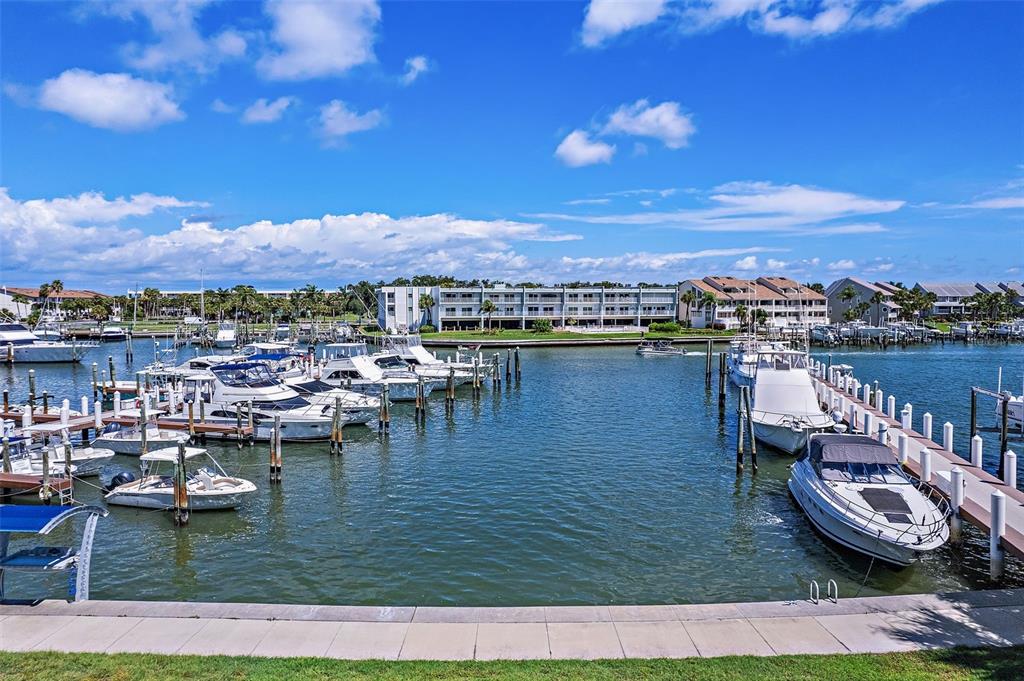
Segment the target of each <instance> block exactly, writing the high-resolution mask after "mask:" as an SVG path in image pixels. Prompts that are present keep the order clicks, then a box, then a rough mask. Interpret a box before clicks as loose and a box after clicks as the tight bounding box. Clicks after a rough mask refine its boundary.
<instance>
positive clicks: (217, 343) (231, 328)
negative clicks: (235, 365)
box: [213, 322, 236, 349]
mask: <svg viewBox="0 0 1024 681" xmlns="http://www.w3.org/2000/svg"><path fill="white" fill-rule="evenodd" d="M235 334H236V329H235V323H234V322H221V323H220V324H218V325H217V335H216V336H214V337H213V347H215V348H221V349H224V348H233V347H235V337H236V336H235Z"/></svg>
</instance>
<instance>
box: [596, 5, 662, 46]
mask: <svg viewBox="0 0 1024 681" xmlns="http://www.w3.org/2000/svg"><path fill="white" fill-rule="evenodd" d="M665 6H666V2H665V0H591V2H590V4H589V5H588V6H587V11H586V14H585V15H584V17H583V34H582V36H581V38H582V40H583V44H584V45H586V46H587V47H597V46H599V45H601V44H603V43H604V42H605V41H606V40H608V39H609V38H614V37H615V36H617V35H619V34H620V33H623V32H625V31H628V30H630V29H633V28H637V27H638V26H644V25H646V24H650V23H652V22H654V21H656V20H657V19H658V17H660V16H661V15H662V14H663V13H664V12H665Z"/></svg>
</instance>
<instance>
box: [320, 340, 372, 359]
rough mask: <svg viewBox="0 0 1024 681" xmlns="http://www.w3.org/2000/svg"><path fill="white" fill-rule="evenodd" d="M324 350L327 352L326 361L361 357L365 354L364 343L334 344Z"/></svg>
mask: <svg viewBox="0 0 1024 681" xmlns="http://www.w3.org/2000/svg"><path fill="white" fill-rule="evenodd" d="M324 350H325V351H326V352H327V359H340V358H342V357H361V356H362V355H365V354H367V351H366V343H335V344H332V345H328V346H327V347H326V348H324Z"/></svg>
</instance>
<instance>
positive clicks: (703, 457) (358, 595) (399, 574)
mask: <svg viewBox="0 0 1024 681" xmlns="http://www.w3.org/2000/svg"><path fill="white" fill-rule="evenodd" d="M144 347H146V346H145V344H143V343H139V342H138V341H136V365H137V366H141V365H142V364H144V363H145V362H146V361H148V360H149V358H150V356H151V353H149V352H146V351H145V350H144V349H143V348H144ZM94 352H95V353H96V356H95V357H94V358H88V359H87V361H86V364H84V365H82V366H78V367H74V368H68V367H63V368H61V367H42V366H40V367H38V369H37V375H38V389H39V390H40V391H41V390H42V389H43V388H47V389H48V390H50V391H51V392H53V393H55V394H57V395H59V396H60V397H71V398H73V402H74V401H76V400H77V399H78V397H80V396H81V395H82V394H84V393H86V392H88V391H89V390H90V369H89V366H88V364H89V362H91V361H93V360H94V359H95V360H96V361H98V362H100V365H101V367H102V366H103V365H104V364H105V356H106V354H107V353H108V352H116V353H117V356H118V357H119V358H120V356H121V355H123V349H121V348H120V346H116V345H112V344H110V345H107V346H105V347H104V348H102V349H100V350H97V351H94ZM816 354H817V355H818V356H821V357H824V354H823V353H816ZM833 361H835V362H845V363H849V364H853V365H854V366H855V368H856V373H857V375H858V376H859V377H861V378H862V379H865V380H875V379H877V380H879V382H880V384H881V386H882V388H883V390H885V391H886V393H887V394H889V393H893V394H895V395H896V397H897V399H898V400H899V404H900V405H901V406H902V404H903V403H904V402H905V401H907V400H910V401H912V402H913V403H914V405H915V415H916V416H917V419H918V420H919V419H920V415H921V414H922V413H924V411H925V410H929V411H931V412H932V413H933V414H934V415H935V416H936V418H935V423H936V427H937V428H938V427H939V424H941V423H942V422H943V421H946V420H950V421H952V422H953V423H954V424H956V426H957V430H958V437H957V448H958V450H961V451H965V448H966V436H965V435H964V431H965V430H966V422H967V420H968V418H969V416H968V408H969V393H968V388H969V386H970V385H971V384H972V383H977V384H982V385H986V386H991V387H994V384H995V379H996V371H997V368H998V367H1000V366H1002V367H1004V376H1005V377H1007V378H1008V380H1010V381H1011V382H1012V384H1013V386H1014V389H1015V390H1019V383H1020V379H1021V376H1022V374H1024V352H1022V351H1021V348H1020V347H1019V346H1008V347H1007V346H971V347H964V346H954V345H947V346H946V347H945V348H916V349H909V350H888V351H886V352H881V351H877V352H875V351H849V352H841V353H839V352H837V353H833ZM119 366H121V367H122V368H121V369H120V372H121V373H120V374H119V375H120V376H123V377H127V376H128V375H129V374H128V372H127V371H125V369H124V368H123V362H119ZM703 367H704V364H703V358H702V357H681V358H640V357H637V356H636V355H634V353H633V350H632V348H581V349H534V350H528V351H524V352H523V380H522V382H521V383H520V384H519V385H515V384H513V385H512V386H511V387H510V386H505V385H503V386H502V389H501V390H500V391H498V392H493V391H491V389H490V386H488V387H487V388H485V390H484V393H483V396H482V397H481V398H480V399H479V400H477V401H474V400H473V399H472V397H471V396H470V391H469V390H468V388H466V387H463V388H461V389H460V393H459V400H458V404H457V408H456V411H455V415H454V418H451V419H448V418H446V417H445V415H444V403H443V399H442V396H441V395H435V396H433V397H432V398H431V400H430V413H429V416H428V418H427V423H426V426H425V427H417V426H416V425H415V424H414V423H413V419H412V407H411V406H408V405H398V406H396V408H395V409H394V412H393V417H392V419H393V420H392V433H391V436H390V439H388V440H387V441H386V442H381V441H379V440H378V437H377V434H376V431H375V430H370V429H367V428H347V429H346V431H345V438H346V439H345V453H344V455H343V456H342V457H340V458H333V459H332V458H331V456H330V455H329V453H328V446H327V444H326V443H322V444H315V445H297V444H290V443H286V444H285V448H284V483H283V484H282V485H280V486H275V487H271V486H270V485H268V484H267V483H266V480H265V476H266V474H267V467H266V465H265V462H266V460H267V446H266V444H257V445H256V446H255V447H251V448H250V447H245V448H243V449H242V450H238V449H237V448H236V446H235V445H233V444H230V445H227V446H219V445H212V446H211V451H212V452H213V453H214V455H215V456H216V457H217V458H218V459H219V460H220V462H221V463H222V465H223V466H224V468H225V469H226V470H228V471H229V472H232V473H238V474H239V475H241V476H242V477H247V478H250V479H252V480H253V481H254V482H256V483H257V485H258V487H259V492H258V493H257V494H256V495H255V498H252V499H250V500H249V501H248V502H247V503H246V504H245V505H244V507H242V508H241V509H239V510H238V511H237V512H218V513H206V514H203V513H198V514H193V516H192V519H191V522H190V524H189V525H188V527H187V528H183V529H176V528H174V526H173V524H172V522H171V517H170V514H168V513H165V512H153V511H140V510H134V509H127V508H119V507H113V508H111V509H110V511H111V513H110V516H109V517H108V518H107V519H106V520H104V521H102V522H101V523H100V526H99V530H98V532H97V544H96V549H95V551H94V554H93V555H94V563H93V574H92V586H93V597H94V598H131V599H182V600H219V601H264V602H293V603H352V604H390V605H396V604H415V605H428V604H443V605H530V604H587V603H681V602H711V601H741V600H752V599H788V598H799V597H804V595H805V594H806V591H807V583H808V580H810V579H817V580H818V581H819V582H821V583H822V584H824V583H825V581H827V580H828V579H836V581H837V582H838V583H839V586H840V590H841V593H842V594H843V595H844V596H852V595H853V594H854V593H855V592H857V591H858V589H861V591H860V593H861V595H874V594H881V593H915V592H926V591H934V590H948V589H960V588H968V587H978V586H984V585H985V584H986V575H987V558H986V552H987V538H985V537H981V536H980V535H977V534H976V533H973V532H972V533H971V535H970V537H969V540H968V543H967V544H966V546H965V547H963V548H960V549H957V550H953V549H951V548H947V549H945V550H942V551H940V552H938V553H937V554H935V555H932V556H930V557H928V558H927V559H926V560H924V561H923V562H921V563H919V564H917V565H915V566H913V567H910V568H907V569H904V570H893V569H889V568H887V567H885V566H883V565H880V564H875V565H874V566H873V568H872V569H871V571H870V574H866V573H867V571H868V568H869V563H868V561H867V560H864V559H861V558H859V557H858V556H856V555H854V554H851V553H849V552H846V551H844V550H841V549H838V548H835V547H833V546H832V545H829V544H827V543H825V542H824V541H823V540H822V539H820V538H819V537H818V536H817V535H816V534H815V533H814V532H813V531H812V530H811V528H810V526H809V525H808V522H807V521H806V519H805V518H804V516H803V514H802V513H801V512H800V510H799V509H798V508H797V507H796V505H795V504H794V503H793V502H792V501H791V500H790V498H789V496H788V494H787V492H786V486H785V482H786V478H787V474H788V471H787V465H788V463H789V460H788V459H786V458H783V457H781V456H778V455H772V454H769V453H766V452H762V453H761V457H760V463H761V469H760V472H759V473H758V474H757V476H756V477H754V476H751V474H750V473H749V471H748V472H746V473H745V474H744V475H743V476H742V477H740V478H737V476H736V474H735V470H734V465H735V463H734V462H735V453H734V451H735V440H734V433H735V402H734V396H733V395H732V394H731V393H730V399H729V404H728V408H727V410H726V413H725V418H724V421H722V420H720V419H719V413H718V407H717V400H716V399H715V397H714V396H713V395H708V394H707V393H706V392H705V389H704V377H703ZM26 372H27V370H26V368H25V367H15V368H14V369H13V370H12V369H10V368H8V367H3V368H0V383H2V384H3V387H5V388H9V389H10V390H11V391H12V395H13V397H14V398H15V399H19V400H22V399H24V396H25V394H26V393H27V379H26ZM982 405H983V406H982V409H981V412H982V414H983V415H984V416H983V423H986V424H990V423H994V416H991V414H992V410H993V406H992V405H991V404H989V403H985V402H982ZM986 444H987V446H988V452H989V453H991V452H992V450H993V448H994V447H995V438H994V436H992V435H987V436H986ZM1021 458H1022V460H1024V457H1021ZM987 460H988V457H987ZM118 463H119V464H121V465H124V466H132V467H134V466H135V465H137V462H136V461H133V460H132V459H130V458H123V460H121V461H119V462H118ZM991 463H992V466H994V465H995V461H994V459H993V460H992V462H991ZM1022 479H1024V476H1022ZM79 497H80V498H82V499H84V500H87V501H97V500H98V499H99V498H100V496H99V494H98V492H97V491H95V490H93V489H91V488H86V489H81V488H80V491H79ZM100 503H101V502H100ZM1009 581H1010V583H1012V584H1016V585H1020V584H1024V576H1022V575H1021V574H1020V573H1019V572H1017V573H1013V574H1011V576H1010V578H1009ZM862 583H863V587H861V585H862ZM9 587H10V588H11V591H12V593H14V592H15V590H17V591H20V592H22V593H24V592H25V591H26V590H32V593H38V592H39V589H40V587H39V585H38V583H34V584H27V583H25V582H23V581H19V580H17V579H15V580H12V581H11V582H9ZM50 587H51V589H52V590H51V592H50V593H54V594H55V593H58V592H59V589H60V588H62V582H61V581H60V580H56V579H55V580H54V581H53V583H52V584H51V585H50Z"/></svg>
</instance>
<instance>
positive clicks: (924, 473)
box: [918, 447, 932, 484]
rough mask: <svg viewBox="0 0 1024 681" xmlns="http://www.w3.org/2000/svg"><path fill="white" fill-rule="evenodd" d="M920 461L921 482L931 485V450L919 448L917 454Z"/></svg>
mask: <svg viewBox="0 0 1024 681" xmlns="http://www.w3.org/2000/svg"><path fill="white" fill-rule="evenodd" d="M918 456H919V457H920V460H921V482H923V483H926V484H931V482H932V450H930V449H928V448H927V447H921V452H920V453H919V454H918Z"/></svg>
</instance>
